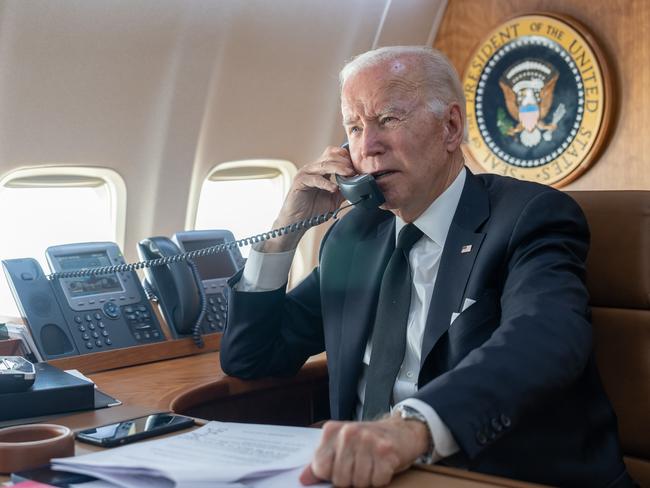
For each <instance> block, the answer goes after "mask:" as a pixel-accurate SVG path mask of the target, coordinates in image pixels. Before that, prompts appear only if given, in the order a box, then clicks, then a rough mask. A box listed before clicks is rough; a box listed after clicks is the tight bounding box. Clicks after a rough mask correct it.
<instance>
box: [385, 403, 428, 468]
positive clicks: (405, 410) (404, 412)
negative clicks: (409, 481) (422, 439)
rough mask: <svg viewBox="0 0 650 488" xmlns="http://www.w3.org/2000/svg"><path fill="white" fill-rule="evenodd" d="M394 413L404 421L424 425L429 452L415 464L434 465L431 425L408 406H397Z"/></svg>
mask: <svg viewBox="0 0 650 488" xmlns="http://www.w3.org/2000/svg"><path fill="white" fill-rule="evenodd" d="M394 412H397V414H398V415H399V416H400V418H401V419H402V420H416V421H418V422H422V423H423V424H424V426H425V427H426V428H427V434H428V436H429V448H428V449H427V452H425V453H424V454H422V455H421V456H420V457H419V458H417V459H416V460H415V462H416V463H418V464H433V447H434V445H433V436H432V435H431V429H429V423H428V422H427V419H426V417H425V416H424V415H422V414H421V413H420V412H418V411H417V410H416V409H414V408H413V407H409V406H408V405H397V406H396V407H395V409H394Z"/></svg>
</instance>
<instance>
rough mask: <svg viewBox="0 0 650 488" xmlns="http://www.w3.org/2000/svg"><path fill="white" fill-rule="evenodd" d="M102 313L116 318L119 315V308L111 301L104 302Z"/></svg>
mask: <svg viewBox="0 0 650 488" xmlns="http://www.w3.org/2000/svg"><path fill="white" fill-rule="evenodd" d="M103 310H104V313H105V314H106V315H108V316H109V317H110V318H112V319H116V318H117V317H119V315H120V308H119V307H118V306H117V305H115V304H114V303H113V302H106V303H105V304H104V307H103Z"/></svg>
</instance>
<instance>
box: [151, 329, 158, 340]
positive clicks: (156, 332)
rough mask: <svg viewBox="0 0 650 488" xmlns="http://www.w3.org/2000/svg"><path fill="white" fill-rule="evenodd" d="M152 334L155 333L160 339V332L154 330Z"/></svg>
mask: <svg viewBox="0 0 650 488" xmlns="http://www.w3.org/2000/svg"><path fill="white" fill-rule="evenodd" d="M151 335H153V336H154V337H155V338H156V339H158V337H160V332H158V331H157V330H154V331H153V332H152V334H151Z"/></svg>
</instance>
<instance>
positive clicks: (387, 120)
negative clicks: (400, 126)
mask: <svg viewBox="0 0 650 488" xmlns="http://www.w3.org/2000/svg"><path fill="white" fill-rule="evenodd" d="M396 120H397V117H390V116H386V117H382V118H381V119H379V123H380V124H381V125H386V124H390V123H391V122H395V121H396Z"/></svg>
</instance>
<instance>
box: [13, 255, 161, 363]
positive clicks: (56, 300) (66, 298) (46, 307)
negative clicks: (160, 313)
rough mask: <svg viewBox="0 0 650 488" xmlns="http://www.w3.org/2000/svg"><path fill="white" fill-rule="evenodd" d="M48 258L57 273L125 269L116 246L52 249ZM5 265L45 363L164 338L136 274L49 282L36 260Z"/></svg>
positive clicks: (128, 271)
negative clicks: (90, 269) (109, 267)
mask: <svg viewBox="0 0 650 488" xmlns="http://www.w3.org/2000/svg"><path fill="white" fill-rule="evenodd" d="M46 257H47V262H48V265H49V267H50V268H51V270H52V271H55V272H69V271H72V270H80V269H87V268H96V267H98V266H119V265H124V258H123V256H122V253H121V251H120V249H119V247H118V246H117V244H114V243H112V242H96V243H84V244H67V245H63V246H54V247H49V248H48V249H47V251H46ZM2 267H3V268H4V272H5V274H6V276H7V280H8V281H9V285H10V287H11V291H12V293H13V295H14V299H15V300H16V303H17V304H18V309H19V310H20V313H21V315H22V317H23V319H24V320H25V322H26V323H27V325H28V326H29V328H30V329H31V333H32V337H33V339H34V342H35V343H36V346H37V347H38V349H39V352H40V353H41V355H42V356H43V357H44V358H45V359H46V360H47V359H56V358H60V357H65V356H73V355H77V354H86V353H91V352H98V351H104V350H107V349H117V348H121V347H128V346H135V345H138V344H147V343H151V342H158V341H162V340H164V336H163V334H162V331H161V330H160V324H159V323H158V320H157V319H156V316H155V314H154V313H153V310H152V309H151V304H150V303H149V300H147V297H146V296H145V293H144V291H143V289H142V287H141V286H140V282H139V281H138V276H137V275H136V273H135V272H134V271H132V270H123V271H119V272H113V273H106V274H103V275H91V274H89V275H80V276H73V277H66V278H61V279H58V280H50V279H48V277H47V276H46V275H45V274H44V273H43V270H42V269H41V266H40V265H39V264H38V261H36V260H35V259H32V258H21V259H7V260H3V261H2Z"/></svg>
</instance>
